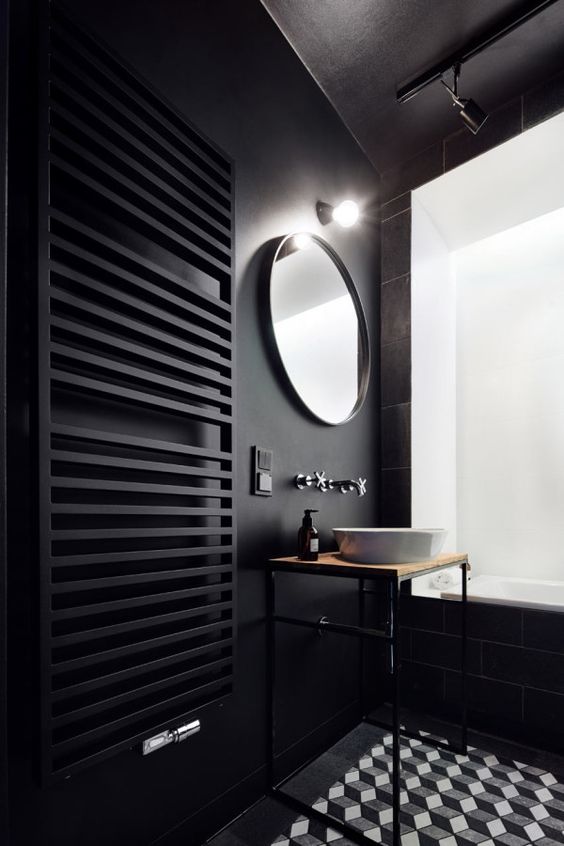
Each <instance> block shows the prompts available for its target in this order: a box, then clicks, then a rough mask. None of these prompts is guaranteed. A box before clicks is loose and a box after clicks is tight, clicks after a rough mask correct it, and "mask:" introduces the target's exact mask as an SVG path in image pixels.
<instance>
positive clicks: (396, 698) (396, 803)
mask: <svg viewBox="0 0 564 846" xmlns="http://www.w3.org/2000/svg"><path fill="white" fill-rule="evenodd" d="M399 597H400V592H399V583H398V581H397V580H396V579H394V580H393V581H391V582H390V626H391V630H392V631H391V634H392V654H391V658H392V661H391V665H392V686H393V721H392V759H393V772H392V802H393V846H400V844H401V831H400V627H399Z"/></svg>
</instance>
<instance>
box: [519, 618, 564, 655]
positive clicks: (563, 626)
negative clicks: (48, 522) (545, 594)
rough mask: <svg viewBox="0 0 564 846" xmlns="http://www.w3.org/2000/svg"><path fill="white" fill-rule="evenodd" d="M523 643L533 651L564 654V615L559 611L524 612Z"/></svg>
mask: <svg viewBox="0 0 564 846" xmlns="http://www.w3.org/2000/svg"><path fill="white" fill-rule="evenodd" d="M523 643H524V645H525V646H528V647H530V648H531V649H541V650H542V649H546V650H548V651H549V652H562V653H564V614H561V613H559V612H557V611H530V610H528V609H525V610H524V611H523Z"/></svg>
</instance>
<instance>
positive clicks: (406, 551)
mask: <svg viewBox="0 0 564 846" xmlns="http://www.w3.org/2000/svg"><path fill="white" fill-rule="evenodd" d="M333 534H334V535H335V540H336V541H337V544H338V546H339V552H340V553H341V555H342V556H343V558H345V559H346V560H347V561H354V562H357V563H362V564H410V563H412V562H416V561H427V560H429V559H430V558H436V557H437V555H438V554H439V553H440V551H441V549H442V548H443V544H444V542H445V538H446V534H447V532H446V529H370V528H367V529H333Z"/></svg>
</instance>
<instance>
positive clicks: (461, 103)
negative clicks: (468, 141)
mask: <svg viewBox="0 0 564 846" xmlns="http://www.w3.org/2000/svg"><path fill="white" fill-rule="evenodd" d="M452 72H453V75H454V82H453V86H452V88H451V87H450V85H448V84H447V83H446V82H445V81H444V79H443V78H442V77H441V82H442V84H443V85H444V87H445V88H446V90H447V91H448V93H449V94H450V96H451V97H452V103H453V106H458V107H459V108H460V117H461V118H462V120H463V122H464V124H465V125H466V126H467V127H468V129H469V130H470V132H472V133H474V135H476V133H477V132H479V131H480V129H481V128H482V126H483V125H484V123H485V122H486V120H487V119H488V116H487V114H486V112H484V111H483V109H481V108H480V106H479V105H478V104H477V103H476V102H475V101H474V100H465V99H464V98H463V97H459V96H458V79H459V77H460V65H459V64H458V65H454V67H453V69H452Z"/></svg>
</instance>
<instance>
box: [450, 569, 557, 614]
mask: <svg viewBox="0 0 564 846" xmlns="http://www.w3.org/2000/svg"><path fill="white" fill-rule="evenodd" d="M461 593H462V588H461V587H459V586H456V587H451V588H448V590H445V591H441V598H442V599H460V598H461ZM468 599H469V600H474V601H475V602H491V603H493V604H495V605H518V606H519V607H521V608H538V609H539V610H544V611H560V612H562V613H564V582H549V581H541V580H537V579H517V578H512V577H509V576H475V577H474V578H473V579H471V580H470V581H469V582H468Z"/></svg>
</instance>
